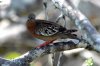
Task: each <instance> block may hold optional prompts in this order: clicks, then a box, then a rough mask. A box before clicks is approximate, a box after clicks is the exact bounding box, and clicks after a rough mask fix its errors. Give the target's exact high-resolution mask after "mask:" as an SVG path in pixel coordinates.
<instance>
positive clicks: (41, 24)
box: [35, 20, 61, 36]
mask: <svg viewBox="0 0 100 66" xmlns="http://www.w3.org/2000/svg"><path fill="white" fill-rule="evenodd" d="M36 23H37V24H36V26H37V27H36V30H35V32H36V34H39V35H43V36H52V35H54V34H56V33H58V32H59V28H60V27H61V26H60V25H58V24H56V23H53V22H50V21H45V20H36Z"/></svg>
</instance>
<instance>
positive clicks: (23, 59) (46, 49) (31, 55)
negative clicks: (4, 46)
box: [0, 40, 91, 66]
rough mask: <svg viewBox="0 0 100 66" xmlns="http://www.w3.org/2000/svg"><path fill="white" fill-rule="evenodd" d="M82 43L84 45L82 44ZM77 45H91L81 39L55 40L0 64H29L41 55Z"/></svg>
mask: <svg viewBox="0 0 100 66" xmlns="http://www.w3.org/2000/svg"><path fill="white" fill-rule="evenodd" d="M82 44H84V45H86V46H82ZM77 47H85V48H91V46H90V45H89V44H88V43H86V44H85V43H84V41H83V40H81V41H79V42H75V41H74V40H69V41H65V42H55V43H51V44H49V45H46V46H42V47H37V48H33V49H32V50H30V51H29V52H27V53H25V54H23V55H22V56H20V57H18V58H15V59H13V60H6V61H3V63H0V66H29V65H30V62H32V61H33V60H35V59H37V58H39V57H41V56H44V55H47V54H51V53H55V52H60V51H64V50H70V49H74V48H77ZM1 60H2V59H0V61H1ZM1 62H2V61H1Z"/></svg>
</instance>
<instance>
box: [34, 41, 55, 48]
mask: <svg viewBox="0 0 100 66" xmlns="http://www.w3.org/2000/svg"><path fill="white" fill-rule="evenodd" d="M53 41H54V40H52V41H46V42H44V43H43V44H41V45H39V46H37V47H36V48H40V47H43V46H46V45H48V44H50V43H52V42H53Z"/></svg>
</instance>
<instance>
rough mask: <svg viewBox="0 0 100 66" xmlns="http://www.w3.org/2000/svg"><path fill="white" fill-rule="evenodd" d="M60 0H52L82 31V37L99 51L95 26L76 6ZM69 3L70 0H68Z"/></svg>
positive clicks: (98, 35) (99, 43)
mask: <svg viewBox="0 0 100 66" xmlns="http://www.w3.org/2000/svg"><path fill="white" fill-rule="evenodd" d="M60 1H62V0H52V2H53V3H54V5H55V6H56V7H57V8H58V9H59V10H61V11H62V12H63V14H64V15H66V16H68V17H69V18H70V19H71V20H72V21H73V22H74V23H75V25H76V26H77V27H78V28H79V29H80V31H82V33H83V37H84V38H85V39H86V40H87V41H88V42H89V43H90V44H91V45H92V46H93V47H94V49H95V50H96V51H99V52H100V34H98V32H97V31H96V29H95V27H94V26H93V25H92V24H91V23H90V21H89V20H88V18H87V17H85V16H84V15H83V14H82V13H81V12H80V11H79V10H78V9H77V8H75V7H74V8H73V6H72V4H71V5H69V3H67V2H63V1H62V2H63V4H62V3H61V2H60ZM70 3H71V2H70Z"/></svg>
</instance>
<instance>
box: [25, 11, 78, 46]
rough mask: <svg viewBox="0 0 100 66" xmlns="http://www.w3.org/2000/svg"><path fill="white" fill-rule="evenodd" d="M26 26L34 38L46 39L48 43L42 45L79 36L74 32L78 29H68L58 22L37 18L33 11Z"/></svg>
mask: <svg viewBox="0 0 100 66" xmlns="http://www.w3.org/2000/svg"><path fill="white" fill-rule="evenodd" d="M26 27H27V30H28V31H29V32H30V33H31V35H32V36H33V37H34V38H38V39H41V40H44V41H46V43H44V44H43V45H41V46H44V45H46V44H49V43H51V42H53V41H55V40H57V39H66V38H71V39H76V38H77V35H76V34H73V33H74V32H76V31H77V30H76V29H66V28H65V27H63V26H61V25H59V24H58V23H55V22H52V21H48V20H40V19H36V16H35V14H33V13H31V14H29V16H28V20H27V22H26Z"/></svg>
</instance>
